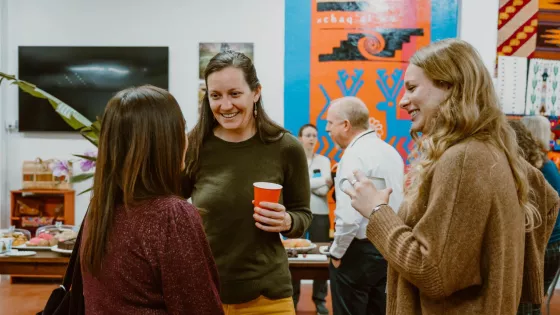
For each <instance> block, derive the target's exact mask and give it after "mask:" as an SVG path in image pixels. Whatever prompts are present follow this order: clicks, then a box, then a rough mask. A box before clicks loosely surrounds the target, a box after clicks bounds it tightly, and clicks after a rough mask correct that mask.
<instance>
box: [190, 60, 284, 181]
mask: <svg viewBox="0 0 560 315" xmlns="http://www.w3.org/2000/svg"><path fill="white" fill-rule="evenodd" d="M229 67H233V68H237V69H240V70H241V71H243V76H244V78H245V82H247V84H248V85H249V88H250V89H251V91H256V90H257V89H258V88H259V87H260V86H261V83H260V82H259V78H258V77H257V71H256V70H255V66H254V65H253V62H252V61H251V59H250V58H249V57H247V56H245V55H244V54H243V53H240V52H237V51H232V50H226V51H223V52H220V53H218V54H217V55H216V56H214V57H213V58H212V59H210V61H209V62H208V65H207V66H206V70H205V71H204V81H205V83H206V85H208V76H210V75H211V74H212V73H214V72H218V71H221V70H223V69H226V68H229ZM255 106H256V112H257V116H256V117H255V119H256V125H257V133H258V135H259V138H260V139H261V141H262V142H264V143H270V142H274V141H277V140H279V139H280V138H281V137H282V135H283V134H284V133H287V132H288V131H287V130H286V129H284V128H282V127H281V126H280V125H278V124H276V123H275V122H274V121H273V120H272V119H270V117H268V115H267V114H266V112H265V111H264V108H263V105H262V96H261V97H260V98H259V100H258V101H257V102H256V103H255ZM218 124H219V123H218V122H217V121H216V120H215V119H214V115H213V113H212V110H211V108H210V100H209V99H208V89H206V92H205V93H204V97H203V98H202V104H201V106H200V113H199V116H198V122H197V124H196V126H194V128H193V130H192V131H191V132H189V148H190V149H189V153H188V159H187V175H189V176H192V175H194V172H196V170H197V169H198V163H199V156H200V148H201V147H202V144H203V143H204V140H205V139H206V137H208V135H210V133H211V132H213V130H214V128H215V127H216V126H218Z"/></svg>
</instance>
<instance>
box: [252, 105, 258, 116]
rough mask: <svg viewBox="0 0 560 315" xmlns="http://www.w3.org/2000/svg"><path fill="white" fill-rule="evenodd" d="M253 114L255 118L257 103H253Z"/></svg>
mask: <svg viewBox="0 0 560 315" xmlns="http://www.w3.org/2000/svg"><path fill="white" fill-rule="evenodd" d="M253 108H254V110H253V116H255V118H257V103H253Z"/></svg>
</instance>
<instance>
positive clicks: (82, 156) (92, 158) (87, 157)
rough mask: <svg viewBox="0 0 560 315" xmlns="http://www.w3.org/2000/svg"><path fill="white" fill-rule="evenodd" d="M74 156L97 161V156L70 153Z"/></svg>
mask: <svg viewBox="0 0 560 315" xmlns="http://www.w3.org/2000/svg"><path fill="white" fill-rule="evenodd" d="M72 155H73V156H75V157H79V158H80V159H84V160H89V161H93V162H95V161H97V158H96V157H95V156H87V155H81V154H72Z"/></svg>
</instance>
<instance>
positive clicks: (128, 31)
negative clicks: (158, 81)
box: [2, 0, 284, 226]
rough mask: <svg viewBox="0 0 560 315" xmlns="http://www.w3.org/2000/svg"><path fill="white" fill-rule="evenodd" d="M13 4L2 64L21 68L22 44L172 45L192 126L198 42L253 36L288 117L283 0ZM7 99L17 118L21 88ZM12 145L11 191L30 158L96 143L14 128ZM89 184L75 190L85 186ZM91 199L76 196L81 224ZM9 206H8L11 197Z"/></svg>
mask: <svg viewBox="0 0 560 315" xmlns="http://www.w3.org/2000/svg"><path fill="white" fill-rule="evenodd" d="M8 9H9V12H10V14H9V17H8V19H7V23H6V25H5V27H7V28H8V31H9V32H10V36H9V39H8V44H7V47H5V49H3V53H5V54H6V55H7V58H8V66H7V68H5V69H2V71H4V72H8V73H14V74H15V73H17V70H18V69H17V49H18V46H20V45H68V46H72V45H73V46H88V45H92V46H95V45H97V46H102V45H107V46H111V45H120V46H134V45H136V46H169V58H170V63H169V67H170V77H169V90H170V92H171V93H173V95H174V96H175V97H176V98H177V100H178V101H179V103H180V104H181V107H182V109H183V112H184V114H185V117H186V119H187V123H188V125H189V126H191V127H192V126H193V125H194V124H195V122H196V112H197V105H196V101H197V97H198V96H197V88H198V44H199V42H212V41H216V42H221V41H230V42H253V43H255V46H254V49H255V65H256V67H257V69H259V77H260V80H261V82H262V84H263V98H264V100H265V106H266V109H267V112H268V113H269V114H270V116H271V117H272V118H273V119H275V120H277V121H279V122H282V121H283V119H284V112H283V109H282V104H283V101H284V96H283V82H282V80H283V71H284V70H283V59H284V56H283V54H284V51H283V38H284V4H283V1H277V0H275V1H261V0H235V1H229V0H221V1H220V0H204V1H192V0H190V1H185V0H159V1H151V0H147V1H139V0H118V1H114V0H96V1H86V0H50V1H41V0H17V1H8ZM5 105H6V107H7V110H6V111H7V113H6V115H7V119H9V120H12V121H15V120H16V119H17V116H18V109H17V88H15V87H12V88H10V89H9V91H8V93H7V100H6V103H5ZM7 145H8V150H7V152H9V154H7V159H8V165H9V166H10V169H9V171H8V189H10V190H11V189H17V188H20V187H21V165H22V161H23V160H30V159H35V158H36V157H38V156H40V157H43V158H49V157H56V158H69V157H70V155H71V154H72V153H82V152H84V151H86V150H89V149H92V148H93V147H92V146H91V145H90V144H89V143H88V142H86V141H85V140H82V138H81V137H80V136H79V135H73V134H60V133H50V134H48V133H41V134H40V133H15V134H12V135H9V137H8V144H7ZM3 155H5V154H3ZM75 170H79V169H78V168H75ZM89 185H90V183H82V184H79V185H75V189H76V191H77V192H79V191H82V190H83V189H85V188H87V187H89ZM88 200H89V194H84V195H82V196H79V197H77V199H76V219H77V221H78V222H76V224H78V223H80V222H81V218H82V217H83V215H84V212H85V210H86V207H87V204H88ZM2 205H3V207H2V210H3V211H9V208H8V205H7V204H6V203H5V202H4V203H3V204H2ZM2 224H3V225H4V226H5V225H6V224H7V223H2Z"/></svg>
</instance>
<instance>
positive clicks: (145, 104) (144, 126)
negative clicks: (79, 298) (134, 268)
mask: <svg viewBox="0 0 560 315" xmlns="http://www.w3.org/2000/svg"><path fill="white" fill-rule="evenodd" d="M185 141H186V136H185V119H184V118H183V114H182V112H181V108H180V107H179V104H178V103H177V101H176V100H175V98H174V97H173V96H172V95H171V94H169V92H167V91H165V90H163V89H160V88H157V87H154V86H141V87H133V88H129V89H126V90H123V91H121V92H118V93H117V94H116V95H115V96H114V97H113V98H111V100H109V103H108V104H107V107H106V108H105V113H104V114H103V118H102V120H101V132H100V136H99V146H98V147H99V151H98V155H97V162H96V168H95V176H94V181H93V195H92V198H91V202H90V205H89V209H88V215H87V220H88V221H87V224H88V227H87V234H88V236H87V238H85V239H86V241H85V244H84V247H83V249H84V252H83V259H84V266H85V268H86V269H87V270H88V271H89V272H91V273H92V274H93V275H94V276H97V275H99V273H100V270H101V262H102V261H103V257H104V255H105V252H106V248H107V240H108V236H109V234H110V233H111V228H112V225H113V219H114V215H115V208H116V207H117V206H119V205H124V206H125V207H128V206H130V205H133V204H137V203H138V202H140V201H142V200H146V199H150V198H153V197H157V196H171V195H176V196H180V195H181V178H182V170H181V169H182V162H183V153H184V149H185V144H186V143H185Z"/></svg>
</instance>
